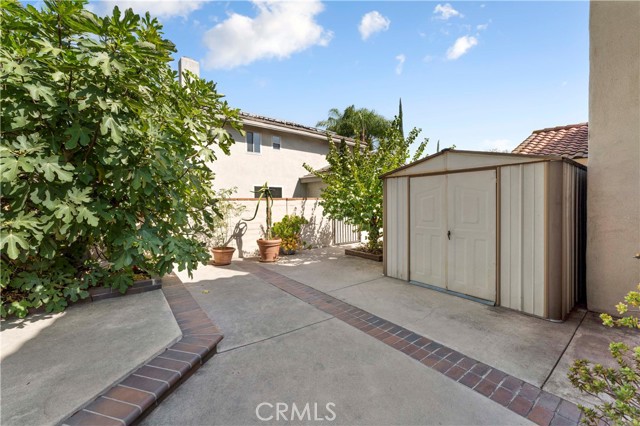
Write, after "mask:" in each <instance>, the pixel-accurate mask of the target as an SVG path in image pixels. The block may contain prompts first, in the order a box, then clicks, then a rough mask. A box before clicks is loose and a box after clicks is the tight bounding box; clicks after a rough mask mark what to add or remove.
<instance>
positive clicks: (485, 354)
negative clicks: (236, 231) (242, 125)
mask: <svg viewBox="0 0 640 426" xmlns="http://www.w3.org/2000/svg"><path fill="white" fill-rule="evenodd" d="M343 250H344V249H343V248H336V247H330V248H324V249H314V250H308V251H303V252H300V253H298V254H297V255H295V256H290V257H284V258H282V259H281V260H280V261H279V262H278V263H276V264H259V263H257V262H256V261H255V259H248V260H237V261H234V263H233V264H232V265H230V266H228V267H213V266H210V265H206V266H202V267H200V268H199V269H198V270H197V271H195V272H194V275H193V277H192V278H189V277H188V276H187V274H185V273H179V274H178V275H179V277H180V278H181V280H182V281H183V283H184V287H185V288H186V290H182V291H184V292H185V293H186V294H190V296H189V297H193V299H195V301H194V302H193V303H194V304H195V305H197V306H199V307H200V308H202V310H203V311H204V312H203V315H204V313H206V314H207V315H208V316H209V318H211V319H212V320H213V321H214V322H215V323H216V325H217V326H218V327H219V328H220V329H221V330H222V332H223V333H224V335H225V338H224V340H222V341H221V342H220V343H219V344H218V355H216V356H214V357H213V358H212V359H211V360H209V361H208V362H207V363H205V364H204V365H203V366H202V367H200V369H199V370H197V371H196V372H195V373H194V374H193V376H191V377H190V378H189V379H188V380H187V381H185V382H184V383H182V384H181V385H180V386H179V387H177V389H176V390H175V392H174V393H173V394H171V395H169V396H168V397H167V398H166V399H165V400H164V401H163V402H162V403H161V404H160V405H159V406H158V407H157V408H156V409H155V410H154V411H152V412H151V413H150V414H149V415H148V417H146V418H145V419H144V420H143V421H142V422H143V424H147V425H174V424H181V425H183V424H184V425H201V424H261V423H265V422H267V423H281V422H283V421H284V422H288V423H296V424H297V423H314V422H315V420H314V418H311V417H310V418H305V419H306V420H304V421H299V419H297V420H296V419H294V420H296V421H293V422H292V421H291V420H292V419H291V416H292V411H291V410H292V405H293V404H296V406H297V409H299V410H303V409H304V407H305V406H306V404H309V407H310V411H309V413H310V414H309V415H310V416H316V415H317V416H319V418H322V419H325V418H327V419H328V418H329V417H326V416H327V415H331V414H332V413H335V419H334V420H332V421H334V422H335V423H336V424H474V425H475V424H505V425H507V424H509V425H511V424H531V422H530V421H529V419H531V420H533V421H534V422H535V423H537V424H553V425H556V424H570V422H569V423H567V420H568V419H569V418H572V419H577V417H576V408H575V406H573V405H570V404H569V405H568V404H566V403H565V401H563V400H561V398H564V400H567V401H571V402H574V403H589V402H590V401H589V400H588V399H585V398H584V397H583V396H581V395H579V394H578V393H577V392H576V391H575V390H574V389H573V388H572V387H571V385H570V384H569V382H568V379H567V378H566V373H567V371H568V367H569V365H570V364H571V362H572V361H573V360H574V359H576V358H580V357H585V358H588V359H591V360H595V361H599V362H609V360H608V356H607V353H608V350H607V347H608V342H609V341H613V340H616V341H619V340H624V341H626V342H627V343H629V344H631V345H640V336H639V334H638V333H637V331H634V330H621V329H609V328H605V327H603V326H601V325H600V323H599V319H598V318H597V316H596V315H595V314H593V313H587V312H584V311H576V312H574V313H573V314H572V315H571V317H570V318H569V319H568V320H567V321H565V322H564V323H552V322H548V321H544V320H541V319H538V318H534V317H530V316H526V315H522V314H520V313H517V312H514V311H510V310H508V309H503V308H499V307H490V306H487V305H483V304H479V303H476V302H473V301H469V300H466V299H462V298H459V297H455V296H451V295H448V294H443V293H439V292H436V291H433V290H429V289H425V288H422V287H417V286H414V285H411V284H408V283H406V282H402V281H399V280H395V279H390V278H386V277H384V276H382V270H381V265H380V264H379V263H376V262H373V261H369V260H364V259H360V258H354V257H348V256H345V255H344V252H343ZM291 286H293V287H291ZM303 288H307V289H308V290H304V289H303ZM299 292H302V293H299ZM314 292H315V293H314ZM164 293H165V292H164V290H163V291H162V292H161V291H154V292H149V293H143V294H139V295H131V296H127V297H125V298H117V299H108V300H105V301H102V302H96V303H91V304H82V305H78V306H74V307H71V308H70V309H68V310H67V311H66V312H64V313H62V314H55V315H46V314H39V315H34V316H32V317H30V318H28V319H26V320H10V321H3V324H2V373H3V374H2V375H3V377H2V379H3V380H2V424H7V425H12V424H15V425H23V424H56V423H59V422H60V421H61V420H62V419H64V418H66V417H67V416H69V415H70V414H72V413H73V412H74V411H75V410H76V409H78V408H79V407H82V406H85V405H86V404H87V403H89V402H91V400H92V399H93V398H94V397H95V396H96V395H98V394H100V393H101V392H103V391H104V390H105V389H107V388H109V387H111V386H112V385H113V384H114V383H117V382H118V381H119V380H121V379H122V378H123V377H125V376H127V375H128V374H129V373H130V372H132V371H133V370H135V369H136V368H137V367H139V366H140V365H142V364H144V363H145V362H147V361H148V360H149V359H151V358H153V357H154V356H155V355H157V354H158V353H160V352H162V351H163V350H164V349H165V348H166V347H167V346H169V345H171V344H172V343H173V342H175V341H176V340H177V339H179V338H180V336H181V331H180V330H181V328H184V327H183V325H184V324H183V325H181V326H180V328H179V327H178V326H177V325H176V319H175V318H174V315H176V312H173V314H172V310H171V309H170V308H169V305H168V304H167V301H166V300H165V296H166V294H164ZM318 295H320V296H321V298H324V300H327V301H328V303H327V302H322V301H321V302H317V301H316V300H317V297H318ZM322 295H324V296H322ZM167 297H168V296H167ZM339 304H342V305H344V308H343V309H346V310H349V312H352V311H354V310H355V311H360V312H363V313H367V315H368V316H369V317H370V316H371V315H373V316H375V319H370V320H369V321H371V322H374V323H376V324H380V325H379V327H384V324H386V323H385V321H389V323H390V324H391V323H393V324H394V330H393V331H391V330H390V332H391V333H396V331H395V329H398V330H403V331H399V332H397V333H398V336H404V337H403V338H406V339H407V340H406V341H404V342H405V343H404V344H403V340H401V338H400V337H397V336H395V335H393V334H389V336H392V337H390V338H389V339H384V342H383V341H382V340H383V337H381V336H378V337H373V336H374V334H372V332H371V331H367V332H364V331H366V330H371V329H372V328H374V327H373V326H368V325H367V326H365V327H363V326H362V325H363V324H364V322H363V321H361V320H360V319H355V320H353V321H352V320H350V319H348V315H347V316H345V315H342V314H339V313H338V312H339V311H340V307H339V306H338V305H339ZM350 306H352V308H349V307H350ZM370 314H371V315H370ZM354 315H360V314H358V313H357V312H356V313H354ZM362 318H365V317H364V316H362ZM358 324H359V325H358ZM123 330H124V332H123ZM411 335H415V336H416V337H411ZM418 335H419V336H422V337H420V339H419V340H417V341H415V342H414V340H415V339H418ZM409 341H411V342H414V343H412V344H408V342H409ZM430 341H433V343H430V344H429V345H430V346H431V345H435V347H436V348H442V346H444V348H442V349H434V352H433V355H430V356H429V358H431V357H433V356H435V355H436V354H438V357H436V358H434V361H433V363H429V359H426V358H425V359H422V361H421V362H419V361H420V357H418V356H414V355H411V356H409V355H410V354H411V351H412V349H410V348H414V347H415V348H417V346H414V344H418V342H420V344H422V343H425V342H430ZM436 342H437V343H436ZM425 347H426V346H425ZM445 349H446V350H445ZM443 350H445V351H444V352H443ZM452 351H453V352H452ZM445 358H446V360H445ZM441 359H442V360H443V361H441V362H439V361H440V360H441ZM469 359H471V360H473V362H474V363H475V362H480V363H479V364H469V366H468V368H469V373H468V374H467V376H469V375H470V376H473V377H476V376H475V375H474V374H471V371H473V372H477V373H478V374H480V376H484V377H485V379H487V380H488V379H491V377H493V379H491V380H494V379H496V380H495V384H494V383H491V382H487V384H488V385H489V386H490V387H489V388H487V389H488V390H487V392H486V393H485V392H484V390H482V389H479V388H478V386H479V385H481V384H483V383H484V382H480V383H479V384H478V386H475V389H472V388H474V385H475V383H474V384H471V385H470V384H469V382H468V381H465V380H464V379H465V378H466V377H467V376H464V377H462V375H463V373H460V372H459V371H462V370H460V369H458V370H459V371H458V372H456V371H454V370H456V369H455V368H451V369H450V371H446V370H445V369H440V368H439V366H441V365H445V366H448V365H449V360H451V361H452V364H451V365H455V364H456V362H458V364H457V365H462V363H464V362H465V360H469ZM460 360H461V361H460ZM445 361H446V362H445ZM52 363H53V364H52ZM434 364H435V365H434ZM425 365H426V366H427V367H428V366H432V367H431V368H425ZM472 365H475V366H474V367H473V370H472V369H471V368H472V367H471V366H472ZM487 368H489V370H486V369H487ZM478 369H480V370H482V369H484V370H482V371H483V372H480V370H478ZM445 371H446V374H445ZM486 371H489V372H490V373H489V374H487V373H486ZM456 374H457V375H456ZM505 374H506V376H505ZM480 376H477V378H478V380H480ZM505 377H507V378H506V379H505ZM485 379H482V380H483V381H484V380H485ZM523 382H525V383H524V387H522V386H523V385H522V383H523ZM498 383H501V384H498ZM509 383H510V384H513V383H516V387H517V389H520V391H519V392H520V394H522V393H523V392H524V391H526V392H529V393H530V401H524V400H523V401H524V405H523V406H515V407H514V406H513V404H514V403H516V402H517V401H516V400H517V399H518V398H519V396H516V399H513V395H516V393H517V392H518V390H515V391H513V392H516V393H512V394H509V393H503V394H499V392H498V391H500V390H505V389H508V388H509V386H510V384H509ZM518 383H519V384H518ZM527 383H528V384H527ZM527 386H528V388H526V387H527ZM503 387H504V388H503ZM525 388H526V389H525ZM514 389H515V388H514ZM545 391H546V392H545ZM526 392H525V393H526ZM547 392H548V393H547ZM520 394H518V395H520ZM505 395H511V396H509V398H511V399H509V401H512V403H511V404H509V407H508V408H507V405H508V403H505V402H504V400H503V401H501V398H503V399H504V397H505ZM558 397H559V398H558ZM523 401H519V402H523ZM278 403H280V404H287V406H286V410H284V411H282V412H281V413H278V412H277V408H278V405H277V404H278ZM260 404H262V405H260ZM327 404H333V405H331V407H332V411H329V410H328V409H327ZM527 404H528V405H527ZM534 404H535V405H534ZM538 404H541V405H544V404H547V405H549V406H550V407H552V408H550V410H551V413H552V416H551V417H549V412H544V411H541V412H535V410H536V409H537V408H536V407H538ZM316 406H317V408H316ZM259 407H261V408H259ZM282 407H284V406H281V407H280V408H282ZM532 407H533V408H532ZM542 408H544V407H542ZM553 410H556V411H555V412H554V411H553ZM563 410H564V411H563ZM541 413H542V414H541ZM554 413H555V414H554ZM558 413H560V414H562V415H563V416H565V415H566V418H565V417H562V416H561V417H558V416H557V415H556V414H558ZM280 415H282V416H284V417H280ZM553 415H556V416H555V417H553ZM269 417H271V418H270V419H269V420H268V421H267V420H263V419H266V418H269ZM279 417H280V418H279ZM284 418H286V419H287V421H285V420H284ZM552 419H553V420H552ZM323 421H325V422H328V421H327V420H323ZM127 424H128V423H127ZM572 424H575V421H574V422H573V423H572Z"/></svg>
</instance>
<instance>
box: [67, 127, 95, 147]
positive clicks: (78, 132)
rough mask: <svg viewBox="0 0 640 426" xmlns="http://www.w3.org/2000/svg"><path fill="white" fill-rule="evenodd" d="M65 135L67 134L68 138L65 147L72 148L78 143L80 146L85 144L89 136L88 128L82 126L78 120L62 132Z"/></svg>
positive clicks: (87, 142)
mask: <svg viewBox="0 0 640 426" xmlns="http://www.w3.org/2000/svg"><path fill="white" fill-rule="evenodd" d="M64 134H65V135H69V136H70V138H69V140H67V141H66V142H65V144H64V146H65V148H67V149H74V148H76V147H77V146H78V143H80V145H82V146H87V145H88V144H89V141H90V140H91V138H90V137H89V135H90V130H89V129H87V128H86V127H82V126H81V125H80V123H79V122H77V121H76V122H74V123H73V125H72V126H71V127H69V128H68V129H67V130H65V132H64Z"/></svg>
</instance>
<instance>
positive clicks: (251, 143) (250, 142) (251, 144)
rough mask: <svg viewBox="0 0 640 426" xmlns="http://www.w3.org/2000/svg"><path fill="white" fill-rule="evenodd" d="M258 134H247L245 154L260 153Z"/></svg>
mask: <svg viewBox="0 0 640 426" xmlns="http://www.w3.org/2000/svg"><path fill="white" fill-rule="evenodd" d="M261 139H262V138H261V137H260V133H255V132H247V152H255V153H258V154H259V153H260V141H261Z"/></svg>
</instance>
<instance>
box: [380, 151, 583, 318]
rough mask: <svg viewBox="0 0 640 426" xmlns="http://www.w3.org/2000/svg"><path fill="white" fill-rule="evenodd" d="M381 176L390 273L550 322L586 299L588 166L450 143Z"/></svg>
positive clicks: (548, 157)
mask: <svg viewBox="0 0 640 426" xmlns="http://www.w3.org/2000/svg"><path fill="white" fill-rule="evenodd" d="M382 178H383V179H384V181H385V185H384V202H385V210H384V214H385V218H384V243H385V245H384V249H385V253H384V262H385V263H384V265H385V274H386V275H387V276H390V277H394V278H399V279H403V280H406V281H410V282H412V283H415V284H419V285H423V286H427V287H429V288H432V289H436V290H440V291H447V292H450V293H454V294H457V295H462V296H465V297H471V298H473V299H478V300H480V301H484V302H485V303H486V302H489V303H493V304H496V305H500V306H504V307H507V308H510V309H514V310H518V311H521V312H525V313H528V314H531V315H536V316H539V317H543V318H548V319H552V320H563V319H564V318H566V316H567V315H568V313H569V312H570V311H571V309H573V307H574V306H575V305H576V303H578V302H585V301H586V300H585V296H586V292H585V289H584V285H585V273H584V271H585V259H584V258H585V241H586V235H585V233H586V230H585V223H586V221H585V218H586V215H585V213H586V212H585V206H586V199H585V198H586V197H585V196H586V167H584V166H582V165H580V164H578V163H575V162H573V161H570V160H566V159H563V158H560V157H553V156H529V155H524V156H523V155H517V154H496V153H485V152H471V151H453V150H447V151H445V152H441V153H439V154H436V155H434V156H431V157H427V158H426V159H423V160H421V161H418V162H415V163H413V164H410V165H407V166H404V167H402V168H399V169H396V170H394V171H391V172H389V173H387V174H386V175H384V176H382ZM492 194H493V195H492ZM438 203H439V204H438ZM438 206H441V207H438ZM436 213H438V214H436ZM439 217H441V218H443V219H442V220H440V219H438V218H439ZM443 221H444V222H443ZM441 222H442V223H441ZM493 224H495V226H493ZM463 244H464V245H463ZM463 247H465V248H464V249H463ZM492 252H495V256H489V254H491V253H492ZM407 259H408V260H407ZM492 259H495V260H492ZM460 265H462V266H460ZM460 268H462V269H460ZM470 273H471V275H470ZM474 274H475V276H474ZM479 275H481V276H483V277H487V278H486V279H485V281H484V284H482V285H481V281H479V280H478V278H477V276H479ZM460 277H473V280H468V279H465V280H462V279H461V278H460ZM490 282H493V284H487V283H490ZM492 285H493V286H494V287H495V291H492V290H491V286H492Z"/></svg>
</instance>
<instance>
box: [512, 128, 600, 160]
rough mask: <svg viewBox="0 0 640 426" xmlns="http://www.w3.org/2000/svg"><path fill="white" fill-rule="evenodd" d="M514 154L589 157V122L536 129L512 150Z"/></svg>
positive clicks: (572, 157)
mask: <svg viewBox="0 0 640 426" xmlns="http://www.w3.org/2000/svg"><path fill="white" fill-rule="evenodd" d="M512 152H513V153H514V154H535V155H560V156H562V157H566V158H571V159H575V158H587V157H588V153H589V124H588V123H579V124H570V125H567V126H559V127H550V128H548V129H540V130H534V131H533V133H532V134H531V136H529V137H528V138H527V139H525V140H524V142H522V143H521V144H520V145H518V146H517V147H516V149H514V150H513V151H512Z"/></svg>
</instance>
